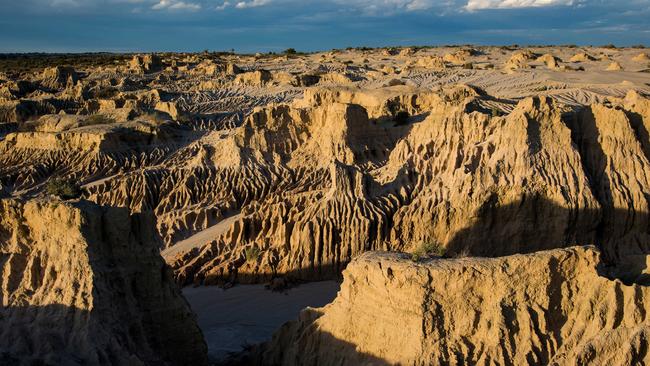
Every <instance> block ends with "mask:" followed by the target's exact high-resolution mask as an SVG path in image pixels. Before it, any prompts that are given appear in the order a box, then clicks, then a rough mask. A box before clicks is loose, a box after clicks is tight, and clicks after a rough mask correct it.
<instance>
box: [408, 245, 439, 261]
mask: <svg viewBox="0 0 650 366" xmlns="http://www.w3.org/2000/svg"><path fill="white" fill-rule="evenodd" d="M445 254H446V249H445V248H444V247H443V246H442V245H440V244H439V243H438V242H436V241H434V240H428V241H424V242H422V243H421V244H420V245H419V246H418V247H417V248H415V250H414V251H413V253H411V259H412V260H413V261H418V260H420V259H421V258H425V257H430V256H434V257H443V256H444V255H445Z"/></svg>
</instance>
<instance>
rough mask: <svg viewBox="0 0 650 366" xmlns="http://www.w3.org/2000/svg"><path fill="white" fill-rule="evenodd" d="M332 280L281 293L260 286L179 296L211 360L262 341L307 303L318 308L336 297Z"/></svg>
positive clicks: (205, 289) (212, 289) (208, 289)
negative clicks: (195, 322) (194, 318)
mask: <svg viewBox="0 0 650 366" xmlns="http://www.w3.org/2000/svg"><path fill="white" fill-rule="evenodd" d="M339 287H340V285H339V283H338V282H335V281H323V282H312V283H307V284H302V285H300V286H297V287H295V288H292V289H290V290H287V291H285V292H273V291H269V290H267V289H265V288H264V285H238V286H235V287H233V288H231V289H228V290H223V289H221V288H218V287H196V288H185V289H184V290H183V295H185V298H186V299H187V301H188V302H189V303H190V306H191V307H192V310H194V312H195V313H196V314H197V318H198V322H199V326H200V327H201V329H202V330H203V334H204V336H205V340H206V342H207V343H208V353H209V356H210V358H211V359H214V360H219V359H222V358H224V357H225V356H226V355H227V354H228V352H234V351H240V350H242V346H243V345H244V344H253V343H259V342H263V341H266V340H268V339H270V338H271V335H272V334H273V332H274V331H275V330H277V329H278V328H279V327H280V326H281V325H282V324H284V323H285V322H287V321H289V320H294V319H297V317H298V314H299V313H300V310H302V309H304V308H305V307H307V306H311V307H321V306H324V305H326V304H328V303H330V302H331V301H332V300H334V298H335V297H336V293H337V292H338V290H339Z"/></svg>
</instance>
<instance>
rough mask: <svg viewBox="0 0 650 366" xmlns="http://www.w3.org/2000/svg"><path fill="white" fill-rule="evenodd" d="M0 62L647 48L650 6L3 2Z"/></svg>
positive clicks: (524, 1)
mask: <svg viewBox="0 0 650 366" xmlns="http://www.w3.org/2000/svg"><path fill="white" fill-rule="evenodd" d="M0 14H2V16H1V17H0V52H30V51H44V52H85V51H114V52H118V51H124V52H130V51H202V50H204V49H209V50H229V49H232V48H234V49H235V50H236V51H238V52H258V51H261V52H266V51H281V50H284V49H286V48H288V47H293V48H296V49H298V50H302V51H315V50H328V49H332V48H344V47H348V46H373V47H377V46H389V45H443V44H467V43H472V44H513V43H518V44H579V45H589V44H594V45H602V44H607V43H614V44H617V45H634V44H646V45H648V46H650V20H649V19H650V0H621V1H614V0H609V1H607V0H377V1H373V0H347V1H346V0H321V1H314V0H302V1H301V0H228V1H224V0H0Z"/></svg>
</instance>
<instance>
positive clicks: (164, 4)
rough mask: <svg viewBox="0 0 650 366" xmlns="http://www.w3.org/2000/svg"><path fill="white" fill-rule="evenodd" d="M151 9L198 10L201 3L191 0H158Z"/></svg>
mask: <svg viewBox="0 0 650 366" xmlns="http://www.w3.org/2000/svg"><path fill="white" fill-rule="evenodd" d="M151 9H153V10H163V9H169V10H191V11H195V10H200V9H201V4H197V3H192V2H185V1H177V0H160V1H159V2H158V3H157V4H154V5H153V6H152V7H151Z"/></svg>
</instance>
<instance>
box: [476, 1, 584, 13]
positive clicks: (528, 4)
mask: <svg viewBox="0 0 650 366" xmlns="http://www.w3.org/2000/svg"><path fill="white" fill-rule="evenodd" d="M573 4H574V0H469V1H468V2H467V6H465V8H466V9H467V10H470V11H471V10H481V9H515V8H540V7H545V6H561V5H564V6H567V5H573Z"/></svg>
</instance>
